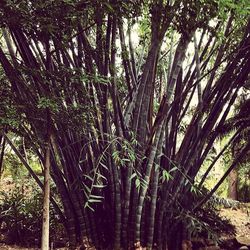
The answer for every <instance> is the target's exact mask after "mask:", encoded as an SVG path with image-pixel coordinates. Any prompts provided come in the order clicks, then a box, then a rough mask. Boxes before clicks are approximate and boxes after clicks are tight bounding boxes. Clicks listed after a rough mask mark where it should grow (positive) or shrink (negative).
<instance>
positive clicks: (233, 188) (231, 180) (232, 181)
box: [228, 169, 238, 200]
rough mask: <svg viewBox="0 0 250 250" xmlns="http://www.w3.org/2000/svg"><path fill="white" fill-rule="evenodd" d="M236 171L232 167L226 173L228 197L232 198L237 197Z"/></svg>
mask: <svg viewBox="0 0 250 250" xmlns="http://www.w3.org/2000/svg"><path fill="white" fill-rule="evenodd" d="M237 189H238V171H237V169H233V170H232V171H231V172H230V174H229V175H228V198H230V199H232V200H237V199H238V192H237V191H238V190H237Z"/></svg>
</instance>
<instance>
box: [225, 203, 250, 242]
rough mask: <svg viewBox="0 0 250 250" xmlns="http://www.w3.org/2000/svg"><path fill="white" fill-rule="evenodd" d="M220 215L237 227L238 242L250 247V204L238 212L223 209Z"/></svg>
mask: <svg viewBox="0 0 250 250" xmlns="http://www.w3.org/2000/svg"><path fill="white" fill-rule="evenodd" d="M220 213H221V215H222V216H224V217H226V218H227V219H229V220H230V221H231V223H232V224H233V225H234V226H235V228H236V239H237V241H238V242H240V243H242V244H244V245H250V204H249V203H248V204H246V206H245V207H243V208H241V209H237V210H232V209H221V212H220Z"/></svg>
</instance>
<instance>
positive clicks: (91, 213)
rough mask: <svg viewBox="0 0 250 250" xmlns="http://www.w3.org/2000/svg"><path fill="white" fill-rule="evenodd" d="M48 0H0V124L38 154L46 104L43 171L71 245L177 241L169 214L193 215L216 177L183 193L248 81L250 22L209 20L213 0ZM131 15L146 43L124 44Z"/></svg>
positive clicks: (177, 224)
mask: <svg viewBox="0 0 250 250" xmlns="http://www.w3.org/2000/svg"><path fill="white" fill-rule="evenodd" d="M21 2H22V3H26V1H21ZM52 2H53V3H54V5H53V4H49V3H47V2H46V1H45V3H40V2H39V3H38V2H37V3H36V2H33V1H28V3H29V4H26V5H20V6H16V5H14V4H7V3H6V2H5V1H3V3H1V4H0V13H1V15H2V16H3V17H4V18H3V19H2V21H1V25H2V27H3V35H4V39H3V41H1V42H2V43H3V45H4V46H2V47H1V48H0V64H1V68H2V70H3V71H4V74H5V77H6V79H7V80H5V81H7V84H6V86H7V87H8V88H9V90H11V96H9V97H8V98H9V99H10V100H11V105H12V108H13V110H15V113H14V115H13V113H12V115H13V116H14V118H13V117H10V118H12V119H17V117H18V119H17V120H18V124H17V125H16V126H12V125H11V124H10V123H9V122H8V121H9V120H7V118H8V119H10V118H9V117H7V115H6V121H7V122H6V121H5V123H4V124H3V125H4V126H5V127H7V130H8V131H10V130H12V131H14V132H15V133H17V134H18V135H20V136H22V137H25V140H27V141H29V142H30V143H31V144H32V145H33V146H34V147H33V151H34V152H35V153H36V154H38V156H39V154H41V152H44V147H43V145H44V142H45V141H46V138H47V134H46V128H47V122H46V121H47V111H48V110H49V112H50V116H51V128H50V130H51V139H50V147H49V148H50V165H51V177H52V179H53V181H54V182H55V184H56V186H57V189H58V192H59V194H60V197H61V201H62V205H63V217H64V219H65V228H66V231H67V234H68V237H69V242H70V247H71V249H75V247H76V246H77V245H82V246H83V247H85V248H88V247H95V248H97V249H106V248H107V249H122V248H124V249H131V248H140V247H147V248H148V249H153V248H154V246H155V245H157V249H166V248H167V246H171V247H172V248H173V249H180V248H181V242H180V241H181V235H179V232H180V231H181V230H182V231H185V230H187V229H186V228H185V223H183V222H182V221H180V220H178V219H176V216H175V215H174V211H175V210H176V211H179V210H178V209H179V208H180V207H182V208H183V210H182V212H183V211H184V212H185V211H192V212H194V213H195V210H196V208H198V207H200V206H201V205H203V204H204V203H205V201H207V200H208V198H209V196H211V195H212V193H213V192H214V191H215V190H216V188H218V186H219V184H220V183H221V181H222V180H223V179H224V178H225V177H223V178H222V180H221V181H220V182H219V183H218V184H217V185H216V186H215V188H214V189H213V190H212V191H211V193H210V194H209V195H208V196H207V197H204V198H203V199H202V200H201V201H195V200H193V199H191V198H190V197H193V193H192V192H191V191H190V190H191V189H192V188H194V187H196V183H195V180H196V176H197V175H198V173H199V171H200V169H201V168H202V166H203V163H204V162H205V160H206V158H207V156H208V154H209V153H210V151H211V148H212V145H213V143H214V141H215V140H216V138H217V134H216V133H214V131H216V127H217V126H218V127H220V126H222V125H223V124H224V123H225V122H226V120H227V117H228V114H229V112H230V109H231V107H232V105H233V104H234V102H235V100H236V99H237V95H238V94H239V92H240V90H241V89H242V88H243V87H244V84H245V82H246V81H247V79H248V75H249V71H250V68H249V67H250V66H249V65H250V62H249V60H250V59H249V58H250V50H249V47H250V46H249V45H250V33H249V32H250V30H249V27H250V26H249V22H247V21H244V22H243V23H242V25H241V27H240V28H239V27H238V25H237V24H238V22H239V19H237V18H238V17H237V14H234V15H233V14H232V15H231V16H230V17H229V19H228V20H227V22H226V20H222V21H218V19H217V17H220V15H221V13H220V11H221V10H220V9H219V8H220V7H219V6H218V5H217V2H216V1H205V2H204V1H198V2H199V4H197V3H196V2H197V1H181V0H176V1H167V2H166V1H160V0H159V1H155V3H154V4H152V3H151V1H144V2H143V3H142V1H129V2H128V3H124V2H123V1H120V0H112V1H56V0H55V1H52ZM224 8H228V7H225V6H224ZM208 10H209V11H208ZM226 10H227V11H231V9H226ZM235 11H236V10H233V12H235ZM233 12H232V13H233ZM27 13H30V14H34V15H33V18H29V17H27V15H26V14H27ZM62 13H64V15H62ZM145 13H146V14H145ZM11 16H15V17H16V18H13V19H12V18H11ZM29 16H30V15H29ZM31 16H32V15H31ZM137 17H138V20H140V21H142V24H140V22H139V21H138V25H139V26H140V25H142V26H143V25H145V23H146V25H145V26H146V27H144V30H143V32H141V33H142V34H141V36H142V37H143V39H145V41H143V44H144V45H141V44H140V43H139V45H136V44H133V36H134V33H135V28H136V25H134V23H136V22H137V19H136V18H137ZM210 20H212V21H213V22H214V23H215V24H210V22H209V21H210ZM143 21H145V23H143ZM243 27H244V30H243ZM234 29H235V30H236V29H237V30H238V32H239V35H238V36H237V37H238V38H237V39H236V40H237V41H235V42H234V44H233V45H232V46H230V42H231V41H232V40H233V39H234V37H233V36H234ZM169 34H170V35H169ZM222 34H224V35H222ZM199 35H200V39H198V36H199ZM219 35H221V36H219ZM196 37H197V39H196ZM206 37H207V39H206ZM193 38H195V40H194V44H193V41H192V39H193ZM220 39H221V40H220ZM190 47H192V48H193V47H195V50H194V54H192V55H189V48H190ZM165 50H166V51H169V57H167V59H166V57H165V56H162V54H163V55H165V53H166V51H165ZM141 51H143V52H141ZM140 53H141V54H140ZM166 55H167V53H166ZM162 69H163V70H162ZM159 83H160V85H161V86H160V87H159ZM164 86H165V87H164ZM7 87H5V88H7ZM1 91H2V90H1ZM196 93H197V94H196ZM196 96H198V97H199V98H198V105H196V106H195V105H193V102H194V99H195V98H196ZM0 108H1V109H3V110H4V112H5V114H7V111H6V106H4V105H1V106H0ZM193 110H194V111H193ZM8 114H9V113H8ZM17 114H19V116H18V115H17ZM20 117H21V118H20ZM1 126H2V123H1ZM5 127H4V128H5ZM1 128H2V127H1ZM236 133H238V132H236ZM233 140H234V137H232V139H231V140H230V142H229V143H232V142H233ZM7 142H8V141H7ZM8 143H9V142H8ZM2 144H3V143H2ZM247 150H248V147H246V148H245V149H244V150H243V151H242V153H241V154H243V153H245V152H246V151H247ZM223 151H224V149H223V150H222V153H223ZM222 153H219V154H218V156H217V157H216V160H218V159H219V157H220V155H221V154H222ZM39 157H40V158H41V155H40V156H39ZM24 164H26V163H24ZM214 164H215V162H213V163H212V164H211V166H210V167H209V168H208V172H207V173H206V175H207V174H208V173H209V171H211V169H212V167H213V165H214ZM234 166H235V164H233V165H232V166H230V168H229V169H233V168H234ZM226 174H228V171H227V173H226ZM225 176H226V175H225ZM34 178H36V177H34ZM203 182H204V179H202V180H201V182H200V188H201V185H202V183H203ZM189 198H190V199H189ZM188 200H190V203H189V204H188V202H187V201H188ZM192 207H195V209H192ZM180 228H181V230H180ZM175 234H176V235H179V236H178V237H180V241H176V242H173V241H172V240H171V239H172V237H171V235H175ZM182 240H186V239H184V238H183V239H182ZM169 249H170V248H169Z"/></svg>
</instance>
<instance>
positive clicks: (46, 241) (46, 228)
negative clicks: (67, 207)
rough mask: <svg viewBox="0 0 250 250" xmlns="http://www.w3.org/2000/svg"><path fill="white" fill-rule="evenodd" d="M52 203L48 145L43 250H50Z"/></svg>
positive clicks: (45, 173)
mask: <svg viewBox="0 0 250 250" xmlns="http://www.w3.org/2000/svg"><path fill="white" fill-rule="evenodd" d="M49 201H50V147H49V144H47V145H46V149H45V164H44V200H43V225H42V243H41V249H42V250H49V203H50V202H49Z"/></svg>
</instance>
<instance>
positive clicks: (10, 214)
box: [0, 179, 64, 246]
mask: <svg viewBox="0 0 250 250" xmlns="http://www.w3.org/2000/svg"><path fill="white" fill-rule="evenodd" d="M26 183H27V184H22V183H20V182H18V183H10V185H9V186H10V187H8V188H9V190H8V191H1V192H0V225H1V229H0V230H1V233H2V234H4V235H5V238H6V241H7V242H8V243H11V244H21V245H25V246H28V245H38V244H40V238H41V230H42V210H43V195H42V192H41V190H40V189H38V188H36V185H35V184H34V183H33V182H32V181H29V180H28V182H27V179H26ZM50 210H51V212H50V228H51V241H54V239H55V238H59V237H60V235H61V236H62V235H63V233H64V232H63V226H62V225H61V224H60V223H59V218H58V217H57V215H56V214H55V212H54V210H53V208H52V207H51V209H50Z"/></svg>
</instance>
